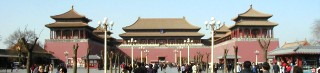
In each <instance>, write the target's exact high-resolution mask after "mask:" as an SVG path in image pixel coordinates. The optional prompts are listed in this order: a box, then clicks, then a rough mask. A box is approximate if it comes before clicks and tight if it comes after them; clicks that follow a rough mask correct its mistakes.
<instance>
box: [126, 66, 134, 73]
mask: <svg viewBox="0 0 320 73" xmlns="http://www.w3.org/2000/svg"><path fill="white" fill-rule="evenodd" d="M132 69H133V68H132V65H131V64H129V65H127V70H128V72H129V73H131V72H132Z"/></svg>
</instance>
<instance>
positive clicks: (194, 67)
mask: <svg viewBox="0 0 320 73" xmlns="http://www.w3.org/2000/svg"><path fill="white" fill-rule="evenodd" d="M192 73H197V66H196V65H193V66H192Z"/></svg>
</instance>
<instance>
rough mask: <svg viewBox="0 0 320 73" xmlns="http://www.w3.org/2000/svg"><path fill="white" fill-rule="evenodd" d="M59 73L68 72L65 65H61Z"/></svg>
mask: <svg viewBox="0 0 320 73" xmlns="http://www.w3.org/2000/svg"><path fill="white" fill-rule="evenodd" d="M57 73H67V69H66V68H63V67H60V68H58V72H57Z"/></svg>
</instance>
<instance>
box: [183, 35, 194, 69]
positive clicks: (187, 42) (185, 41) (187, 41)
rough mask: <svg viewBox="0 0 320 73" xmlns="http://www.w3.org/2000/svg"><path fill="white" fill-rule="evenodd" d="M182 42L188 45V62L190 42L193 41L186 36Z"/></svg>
mask: <svg viewBox="0 0 320 73" xmlns="http://www.w3.org/2000/svg"><path fill="white" fill-rule="evenodd" d="M183 42H184V43H185V44H187V45H188V64H190V44H191V43H193V40H190V38H188V39H187V40H184V41H183Z"/></svg>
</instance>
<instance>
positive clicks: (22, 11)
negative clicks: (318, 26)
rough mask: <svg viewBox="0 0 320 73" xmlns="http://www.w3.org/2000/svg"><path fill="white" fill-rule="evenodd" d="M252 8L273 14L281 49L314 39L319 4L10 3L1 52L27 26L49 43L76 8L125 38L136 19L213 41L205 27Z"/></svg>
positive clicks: (288, 0)
mask: <svg viewBox="0 0 320 73" xmlns="http://www.w3.org/2000/svg"><path fill="white" fill-rule="evenodd" d="M250 4H252V5H253V7H254V8H255V9H256V10H258V11H261V12H264V13H269V14H273V17H272V18H270V19H269V20H270V21H273V22H276V23H278V24H279V25H278V26H276V27H275V29H274V32H275V34H274V35H275V37H276V38H279V41H280V44H283V43H284V42H286V41H287V42H294V41H297V40H304V39H305V38H307V39H311V38H312V34H311V27H312V25H313V23H314V21H315V20H316V19H320V0H238V1H235V0H221V1H218V0H7V1H2V2H0V10H1V11H0V16H1V17H2V18H1V20H0V24H1V25H2V27H0V33H1V34H0V35H1V38H2V40H1V41H0V48H6V47H7V45H5V44H3V41H4V40H5V39H6V38H7V37H8V36H9V35H10V34H11V33H13V31H14V30H16V29H18V28H24V27H25V26H26V25H28V28H29V29H32V30H35V31H36V33H38V34H39V33H40V31H41V30H43V32H42V34H41V36H40V39H39V40H40V42H42V43H44V40H45V39H48V38H49V36H50V35H49V29H48V28H46V27H45V26H44V25H46V24H48V23H52V22H54V20H53V19H51V18H50V16H52V15H57V14H61V13H64V12H66V11H68V10H70V8H71V6H72V5H74V8H75V9H76V11H78V12H79V13H80V14H82V15H85V16H87V17H88V18H89V19H92V22H90V23H89V25H90V26H92V27H97V26H98V24H97V22H98V21H99V20H103V18H104V17H108V18H109V19H110V20H112V21H114V22H115V26H114V30H112V31H113V32H114V34H113V35H112V36H114V37H116V38H118V39H120V37H119V36H118V35H119V34H121V33H124V31H123V30H122V27H125V26H128V25H131V24H133V23H134V22H135V21H136V20H137V18H138V17H139V16H140V17H141V18H182V17H183V16H185V17H186V19H187V20H188V21H189V22H190V23H191V24H193V25H196V26H199V27H202V29H201V30H200V31H199V32H201V33H204V34H206V36H204V37H203V38H208V37H209V33H210V32H209V31H208V30H205V25H204V21H206V20H210V17H212V16H214V17H215V18H216V19H217V20H220V21H221V22H225V23H226V24H228V26H231V25H233V24H234V22H233V21H232V20H231V19H232V18H234V17H236V16H237V15H238V14H240V13H243V12H245V11H246V10H247V9H248V8H249V6H250Z"/></svg>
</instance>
